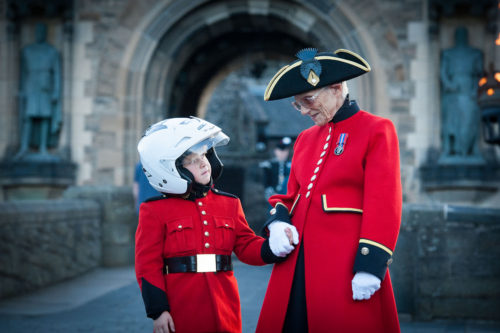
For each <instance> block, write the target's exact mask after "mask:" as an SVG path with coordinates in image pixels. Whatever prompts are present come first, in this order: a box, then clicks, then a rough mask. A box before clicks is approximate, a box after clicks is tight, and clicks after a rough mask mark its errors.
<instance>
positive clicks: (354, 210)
mask: <svg viewBox="0 0 500 333" xmlns="http://www.w3.org/2000/svg"><path fill="white" fill-rule="evenodd" d="M321 197H322V198H323V210H324V211H325V212H348V213H359V214H363V210H362V209H359V208H351V207H328V204H327V203H326V194H323V195H322V196H321Z"/></svg>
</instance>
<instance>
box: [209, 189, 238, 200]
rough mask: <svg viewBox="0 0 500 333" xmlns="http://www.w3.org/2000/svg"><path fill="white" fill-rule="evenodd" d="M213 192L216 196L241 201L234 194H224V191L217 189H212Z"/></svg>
mask: <svg viewBox="0 0 500 333" xmlns="http://www.w3.org/2000/svg"><path fill="white" fill-rule="evenodd" d="M212 192H214V193H215V194H219V195H225V196H226V197H231V198H235V199H239V198H238V197H237V196H236V195H234V194H231V193H227V192H223V191H219V190H218V189H216V188H212Z"/></svg>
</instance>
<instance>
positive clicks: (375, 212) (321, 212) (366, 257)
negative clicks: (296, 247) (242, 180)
mask: <svg viewBox="0 0 500 333" xmlns="http://www.w3.org/2000/svg"><path fill="white" fill-rule="evenodd" d="M356 108H357V106H356ZM358 110H359V109H357V110H355V111H357V112H354V114H353V115H351V116H350V117H348V118H347V119H344V120H341V121H338V122H335V121H333V122H329V123H328V124H326V125H324V126H313V127H311V128H309V129H307V130H305V131H303V132H302V133H301V134H300V135H299V136H298V138H297V140H296V143H295V146H294V155H293V159H292V169H291V174H290V178H289V182H288V192H287V194H286V195H275V196H273V197H271V198H270V200H269V201H270V203H271V205H272V206H274V207H276V205H284V206H285V207H286V208H287V210H288V212H289V214H290V216H291V221H292V223H293V225H295V227H296V228H297V230H298V232H299V235H300V238H301V242H302V243H303V246H304V261H305V265H304V270H305V293H306V305H307V320H308V327H309V332H310V333H313V332H322V333H323V332H342V333H348V332H353V333H359V332H364V331H365V332H384V333H390V332H399V322H398V317H397V311H396V305H395V301H394V294H393V290H392V286H391V281H390V277H389V274H385V272H386V270H387V266H388V265H389V264H390V262H392V258H391V257H392V251H393V250H394V247H395V245H396V239H397V236H398V233H399V227H400V221H401V208H402V193H401V178H400V170H399V146H398V139H397V136H396V131H395V128H394V126H393V124H392V122H391V121H389V120H388V119H384V118H381V117H378V116H375V115H372V114H370V113H368V112H365V111H362V110H359V111H358ZM334 120H335V118H334ZM342 148H343V151H342ZM297 254H298V251H294V252H292V253H291V254H290V256H289V258H288V259H287V260H286V261H284V262H282V263H277V264H275V266H274V268H273V272H272V274H271V278H270V281H269V285H268V289H267V292H266V296H265V299H264V304H263V307H262V310H261V314H260V318H259V322H258V326H257V332H261V333H272V332H281V331H282V327H283V322H284V318H285V315H286V311H287V305H288V301H289V296H290V290H291V286H292V280H293V276H294V270H295V267H296V260H297ZM356 271H366V272H369V273H372V274H375V275H377V276H379V277H380V278H381V279H382V283H381V288H380V289H379V290H378V291H377V292H376V293H375V294H374V295H373V296H372V297H371V298H370V299H369V300H364V301H354V300H353V299H352V287H351V280H352V278H353V276H354V273H355V272H356Z"/></svg>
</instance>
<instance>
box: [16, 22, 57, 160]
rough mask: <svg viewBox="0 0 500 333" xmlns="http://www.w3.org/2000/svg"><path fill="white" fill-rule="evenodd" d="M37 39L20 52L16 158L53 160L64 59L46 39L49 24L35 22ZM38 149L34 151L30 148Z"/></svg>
mask: <svg viewBox="0 0 500 333" xmlns="http://www.w3.org/2000/svg"><path fill="white" fill-rule="evenodd" d="M35 36H36V41H35V42H34V43H32V44H30V45H27V46H26V47H24V48H23V49H22V51H21V70H20V89H19V117H20V123H21V143H20V148H19V151H18V153H17V154H16V159H23V158H26V157H30V158H33V157H35V158H37V159H51V155H50V154H49V153H48V150H47V149H48V148H52V147H55V146H56V145H57V141H58V137H59V132H60V129H61V122H62V119H61V61H60V56H59V52H58V51H57V50H56V49H55V48H54V47H53V46H52V45H50V44H48V43H47V42H46V38H47V26H46V25H45V24H42V23H38V24H37V25H36V30H35ZM30 147H31V148H35V149H37V150H38V152H39V153H38V154H33V153H32V152H31V151H29V148H30Z"/></svg>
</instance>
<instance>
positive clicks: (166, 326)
mask: <svg viewBox="0 0 500 333" xmlns="http://www.w3.org/2000/svg"><path fill="white" fill-rule="evenodd" d="M170 332H175V326H174V320H173V319H172V316H171V315H170V313H169V312H168V311H164V312H163V313H162V314H161V316H159V317H158V318H156V319H155V321H154V322H153V333H170Z"/></svg>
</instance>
